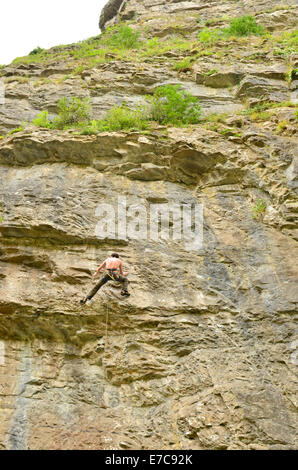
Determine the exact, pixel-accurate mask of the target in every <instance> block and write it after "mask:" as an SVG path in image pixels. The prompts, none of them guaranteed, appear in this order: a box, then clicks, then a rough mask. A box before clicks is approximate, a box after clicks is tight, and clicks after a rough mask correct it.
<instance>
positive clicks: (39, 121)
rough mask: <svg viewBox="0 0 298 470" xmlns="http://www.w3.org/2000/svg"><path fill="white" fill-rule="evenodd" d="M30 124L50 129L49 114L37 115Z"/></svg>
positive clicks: (43, 112) (46, 112)
mask: <svg viewBox="0 0 298 470" xmlns="http://www.w3.org/2000/svg"><path fill="white" fill-rule="evenodd" d="M32 123H33V124H34V126H36V127H45V128H47V129H50V128H51V127H52V123H51V121H49V113H48V111H42V112H41V113H39V114H38V115H37V116H36V118H35V119H33V121H32Z"/></svg>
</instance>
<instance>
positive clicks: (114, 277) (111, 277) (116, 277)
mask: <svg viewBox="0 0 298 470" xmlns="http://www.w3.org/2000/svg"><path fill="white" fill-rule="evenodd" d="M108 281H117V282H121V283H122V289H123V290H126V291H127V288H128V279H127V277H125V276H122V275H121V274H118V273H114V272H111V271H110V272H106V273H105V274H104V275H103V277H102V278H101V280H100V281H99V282H98V283H97V284H96V285H95V286H94V287H93V289H92V290H91V291H90V292H89V294H88V295H87V299H89V300H90V299H92V297H93V296H94V295H95V294H96V292H97V291H98V290H99V289H100V288H101V287H102V286H103V285H104V284H106V283H107V282H108Z"/></svg>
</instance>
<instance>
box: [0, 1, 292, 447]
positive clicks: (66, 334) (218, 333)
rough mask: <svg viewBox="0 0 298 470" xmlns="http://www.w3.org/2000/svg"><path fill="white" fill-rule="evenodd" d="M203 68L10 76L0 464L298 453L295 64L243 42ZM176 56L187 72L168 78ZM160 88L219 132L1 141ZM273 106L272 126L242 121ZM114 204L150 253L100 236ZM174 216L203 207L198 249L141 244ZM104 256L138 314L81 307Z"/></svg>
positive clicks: (100, 297) (56, 63)
mask: <svg viewBox="0 0 298 470" xmlns="http://www.w3.org/2000/svg"><path fill="white" fill-rule="evenodd" d="M120 3H121V2H118V7H119V5H120ZM269 3H270V5H269ZM287 4H288V5H289V6H292V5H293V2H287ZM137 5H138V10H137V11H136V6H137ZM276 5H278V2H267V1H266V2H265V1H264V2H263V1H259V2H255V1H254V2H253V1H244V2H213V3H212V4H211V3H210V2H202V1H200V2H196V1H192V2H184V1H183V2H178V1H173V2H171V1H168V2H165V1H160V2H153V1H150V2H149V1H147V0H144V1H141V2H140V1H138V2H136V1H134V0H130V1H129V2H127V3H126V4H125V5H123V9H122V10H121V12H120V13H119V18H120V19H122V20H125V18H130V17H131V15H132V13H133V12H134V11H136V16H134V23H132V26H133V27H135V28H138V25H140V29H141V30H142V32H143V31H144V27H145V26H147V30H150V32H149V33H148V34H152V35H155V34H156V33H157V35H158V36H159V37H164V35H166V34H168V32H169V31H170V32H171V34H172V32H173V28H174V29H175V28H177V22H178V16H177V15H178V14H179V15H181V16H179V23H180V24H182V25H184V27H185V29H186V30H187V31H189V34H190V35H192V34H193V35H194V36H196V35H197V29H195V28H198V22H197V16H198V15H200V16H201V17H203V18H205V19H208V18H211V19H214V18H217V17H218V16H219V14H220V15H221V16H222V15H224V14H227V13H229V12H230V14H231V16H232V15H234V14H235V16H237V14H238V15H239V14H243V11H244V12H251V13H255V14H257V15H260V18H261V17H262V18H263V19H265V18H267V19H268V18H270V17H271V16H272V15H273V13H276V15H273V17H274V22H273V20H272V22H271V23H270V24H271V25H273V24H275V30H276V31H277V32H278V31H279V30H280V31H284V29H286V27H287V24H289V25H290V28H291V24H292V23H291V20H289V18H290V16H291V15H290V12H291V10H286V9H282V10H276V12H268V11H267V10H269V9H270V8H271V9H274V8H275V6H276ZM113 7H115V8H116V3H115V2H109V3H108V4H107V7H106V9H105V11H104V13H103V15H109V16H103V17H104V18H105V20H102V21H104V22H106V21H109V20H112V22H113V18H114V14H115V12H116V13H117V8H118V7H117V8H116V9H115V10H113ZM243 9H244V10H243ZM239 12H240V13H239ZM164 13H166V15H165V14H164ZM277 13H278V15H277ZM270 15H271V16H270ZM292 15H293V12H292ZM107 18H108V19H107ZM276 18H279V19H283V21H282V22H281V20H278V21H277V20H276ZM220 21H221V20H220ZM262 21H263V20H262ZM264 21H265V20H264ZM268 21H269V20H268ZM270 21H271V20H270ZM287 22H288V23H287ZM175 23H176V24H175ZM102 24H103V23H102ZM106 24H108V23H106ZM128 24H130V23H128ZM276 25H278V26H276ZM188 28H189V29H188ZM150 37H151V36H150ZM69 47H70V48H73V49H75V48H76V47H77V46H76V45H71V46H69ZM229 47H230V45H229V46H228V48H229ZM218 52H220V53H218ZM196 54H198V50H194V48H193V47H192V48H191V49H186V50H173V51H172V50H171V51H166V52H162V53H161V54H160V55H159V56H155V57H145V58H144V57H143V58H141V59H140V61H139V62H138V61H136V60H131V61H129V60H128V59H126V60H125V61H120V60H119V59H118V58H115V57H111V58H110V60H109V61H108V62H106V63H99V64H97V65H96V66H92V67H88V68H87V67H86V68H85V69H84V70H80V71H79V73H77V74H73V75H71V71H72V70H73V63H69V62H68V61H65V59H64V58H63V57H62V58H61V59H59V58H55V59H53V61H52V62H50V63H49V64H47V66H45V65H43V64H39V63H37V64H21V65H16V64H11V65H9V66H6V67H4V68H3V70H2V78H3V80H4V83H5V91H6V96H5V104H4V105H0V129H1V131H0V133H2V134H3V138H2V139H1V140H0V178H1V185H0V215H1V219H0V408H1V420H0V449H160V448H162V449H213V450H217V449H229V450H230V449H257V450H258V449H295V448H297V438H296V436H297V434H296V417H297V412H296V406H297V398H296V373H297V337H296V336H295V334H296V330H295V321H296V318H297V317H296V315H297V274H298V273H297V262H296V259H297V228H298V226H297V207H298V201H297V187H298V155H297V126H296V117H295V108H294V104H295V100H296V99H297V95H296V84H297V83H296V82H297V80H295V76H293V77H290V78H289V70H292V69H290V68H289V67H290V66H291V67H292V68H293V67H294V64H295V60H296V59H295V57H296V56H295V54H294V53H293V52H291V54H290V56H289V58H288V59H285V58H284V57H280V56H278V55H274V54H273V51H272V50H271V49H270V48H268V47H267V43H266V40H265V41H264V42H260V39H259V38H253V37H252V38H251V40H250V49H249V50H248V47H247V44H242V43H241V41H239V42H235V43H233V47H232V48H229V49H228V50H226V45H221V46H220V47H219V50H217V51H216V50H214V51H213V53H212V54H210V55H209V56H202V57H201V56H199V55H198V56H197V55H196ZM258 54H260V55H258ZM186 57H191V58H194V57H196V58H195V59H194V60H193V63H192V65H191V68H190V70H187V71H185V72H178V71H176V70H175V68H174V67H173V61H174V64H175V63H176V61H180V60H182V59H185V58H186ZM260 57H261V60H259V59H260ZM80 65H81V63H80ZM65 75H66V76H65ZM167 83H173V84H175V83H178V84H180V85H181V86H183V87H184V88H185V89H187V90H188V91H190V92H191V93H192V94H194V95H195V96H197V97H199V99H200V102H201V104H202V109H203V112H204V115H205V116H207V115H210V114H211V113H214V115H212V116H211V118H210V119H209V120H208V119H207V120H206V121H202V122H201V123H200V124H198V125H193V126H189V127H186V128H182V127H179V128H175V127H170V126H168V127H165V126H160V125H157V124H155V125H152V126H151V127H150V129H149V130H148V131H145V132H143V133H141V132H136V131H134V132H104V133H100V134H98V135H92V136H84V135H78V134H76V133H75V131H73V130H68V131H65V132H62V131H54V130H48V129H39V128H36V127H34V126H32V125H30V124H27V125H24V130H22V131H21V132H17V133H14V134H12V135H5V134H7V133H8V131H9V130H11V129H13V128H15V127H16V126H17V125H19V124H21V123H22V121H23V120H28V121H31V120H32V118H34V117H35V116H36V114H37V113H38V112H40V111H41V110H43V109H45V110H48V111H49V113H50V115H52V116H54V115H55V113H56V112H57V102H58V100H59V98H60V97H62V96H80V97H85V96H89V97H90V99H91V102H92V108H93V116H94V117H95V118H99V117H101V116H102V115H103V114H104V113H105V111H106V110H107V109H110V108H111V106H112V105H113V104H121V103H122V102H123V101H125V102H126V103H128V104H129V105H133V104H134V103H138V102H142V100H144V97H145V95H146V94H150V93H152V92H153V91H154V89H155V88H156V87H157V86H159V85H161V84H167ZM267 101H270V102H271V104H272V106H271V107H269V108H268V109H266V110H265V111H266V112H265V114H266V115H265V116H261V117H260V116H258V114H257V113H256V116H252V115H251V114H250V113H249V112H248V111H249V110H251V107H252V106H254V105H255V104H258V105H261V104H262V103H264V102H267ZM275 105H276V106H275ZM243 111H245V113H243ZM222 113H226V115H225V116H224V117H223V116H222ZM119 198H122V199H120V202H121V201H122V202H121V204H122V206H121V207H123V204H124V203H123V201H124V199H123V198H125V202H126V205H127V212H126V216H127V221H128V224H131V226H130V227H131V228H133V227H134V225H133V222H132V220H133V214H134V210H136V208H139V210H141V211H143V213H144V214H145V216H144V217H145V218H144V220H145V223H144V226H145V227H146V228H147V234H146V235H147V236H143V237H141V236H133V235H132V233H135V232H133V230H132V231H130V232H129V233H128V234H123V233H122V236H121V237H118V238H117V237H113V234H111V233H110V234H106V233H105V232H104V226H103V224H102V220H101V219H100V217H99V213H98V207H99V206H100V205H101V204H108V205H109V206H108V207H109V208H110V209H109V210H110V214H111V217H112V216H113V210H114V209H115V214H117V215H118V212H117V211H119V210H120V209H119V208H120V206H119ZM260 203H261V205H258V204H260ZM166 204H168V206H169V207H172V206H174V205H175V204H176V205H177V204H178V205H179V208H180V209H181V211H183V207H186V206H188V207H194V206H195V205H197V204H201V205H202V207H203V226H202V235H203V245H202V246H200V248H197V249H195V250H194V249H189V246H188V245H187V242H188V241H189V240H185V239H179V238H175V237H174V236H173V230H172V229H170V231H169V233H168V234H167V233H163V234H162V231H160V234H159V235H160V236H158V237H157V238H156V237H154V236H151V232H150V230H149V226H148V221H149V220H150V219H151V215H150V209H151V207H152V205H154V206H155V207H157V208H159V209H160V210H162V208H163V207H165V205H166ZM140 208H141V209H140ZM140 223H142V220H141V222H140ZM173 224H174V219H173V218H171V220H170V227H173ZM117 229H118V226H117ZM136 231H138V228H136ZM103 232H104V234H103ZM117 233H118V232H117ZM118 235H119V233H118ZM115 250H116V251H118V252H119V253H120V255H121V257H122V258H123V261H124V265H125V270H128V271H129V280H130V291H131V296H130V297H129V298H128V299H125V300H124V299H123V298H122V297H121V296H120V290H119V285H118V284H117V283H113V282H110V283H109V284H107V285H105V286H104V287H103V288H102V289H101V290H100V291H99V292H98V294H97V295H96V297H94V299H93V300H92V302H91V303H90V304H89V305H86V306H84V307H82V306H81V305H80V303H79V300H80V299H81V298H82V297H83V295H85V294H86V292H87V291H88V290H89V289H91V287H92V286H93V283H94V281H93V280H92V274H93V272H94V271H95V269H96V267H97V266H98V264H99V263H100V262H101V261H102V260H103V259H104V258H105V257H106V255H107V253H110V252H111V251H115ZM41 417H42V419H41Z"/></svg>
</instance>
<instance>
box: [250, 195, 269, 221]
mask: <svg viewBox="0 0 298 470" xmlns="http://www.w3.org/2000/svg"><path fill="white" fill-rule="evenodd" d="M265 211H266V202H265V201H263V199H258V200H257V202H256V203H255V205H254V206H253V207H252V208H251V212H252V218H253V219H263V217H264V215H265Z"/></svg>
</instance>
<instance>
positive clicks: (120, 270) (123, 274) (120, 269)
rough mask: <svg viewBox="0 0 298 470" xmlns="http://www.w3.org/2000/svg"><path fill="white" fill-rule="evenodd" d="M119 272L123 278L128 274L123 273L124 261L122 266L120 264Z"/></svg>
mask: <svg viewBox="0 0 298 470" xmlns="http://www.w3.org/2000/svg"><path fill="white" fill-rule="evenodd" d="M119 272H120V274H121V276H127V274H128V273H124V272H123V264H122V261H121V264H119Z"/></svg>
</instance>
